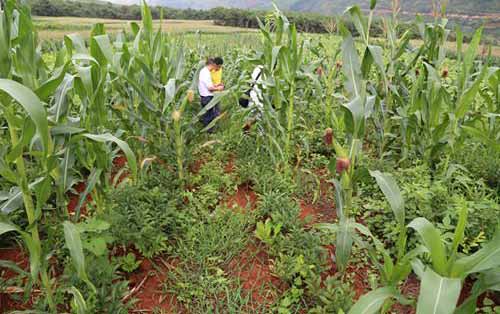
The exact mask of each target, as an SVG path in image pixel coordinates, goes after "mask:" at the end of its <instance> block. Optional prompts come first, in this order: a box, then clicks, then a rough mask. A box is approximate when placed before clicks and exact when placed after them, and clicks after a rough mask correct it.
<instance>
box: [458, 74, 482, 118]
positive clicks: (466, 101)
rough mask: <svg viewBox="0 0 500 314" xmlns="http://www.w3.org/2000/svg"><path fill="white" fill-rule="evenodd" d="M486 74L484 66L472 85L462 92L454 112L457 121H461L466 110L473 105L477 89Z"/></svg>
mask: <svg viewBox="0 0 500 314" xmlns="http://www.w3.org/2000/svg"><path fill="white" fill-rule="evenodd" d="M487 73H488V67H487V66H484V67H483V70H482V71H481V73H480V74H479V76H478V78H477V79H476V80H475V81H474V83H473V84H472V85H471V86H470V87H469V88H468V89H467V90H465V91H464V93H463V94H462V96H461V97H460V100H459V102H458V106H457V109H456V112H455V116H456V117H457V119H462V118H463V117H464V116H465V114H466V113H467V110H468V109H469V108H471V106H472V105H473V104H474V99H475V98H476V97H477V94H478V92H479V89H480V87H481V83H482V81H483V79H484V77H485V76H486V74H487Z"/></svg>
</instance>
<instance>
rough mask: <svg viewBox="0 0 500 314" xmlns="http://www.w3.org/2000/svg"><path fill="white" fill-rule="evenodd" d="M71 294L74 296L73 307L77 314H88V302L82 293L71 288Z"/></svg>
mask: <svg viewBox="0 0 500 314" xmlns="http://www.w3.org/2000/svg"><path fill="white" fill-rule="evenodd" d="M69 293H71V294H72V295H73V299H72V300H71V307H72V309H73V310H75V312H76V314H87V313H88V309H87V302H85V298H84V297H83V295H82V294H81V292H80V291H79V290H78V289H76V288H75V287H71V288H70V289H69Z"/></svg>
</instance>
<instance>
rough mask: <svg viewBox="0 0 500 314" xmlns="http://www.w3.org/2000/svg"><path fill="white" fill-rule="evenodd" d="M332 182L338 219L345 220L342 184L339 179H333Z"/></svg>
mask: <svg viewBox="0 0 500 314" xmlns="http://www.w3.org/2000/svg"><path fill="white" fill-rule="evenodd" d="M334 171H335V169H334V170H333V171H332V173H335V172H334ZM330 182H332V183H333V185H334V187H335V210H336V211H337V217H339V219H341V218H344V197H343V190H342V184H340V182H339V181H338V180H337V179H333V180H331V181H330Z"/></svg>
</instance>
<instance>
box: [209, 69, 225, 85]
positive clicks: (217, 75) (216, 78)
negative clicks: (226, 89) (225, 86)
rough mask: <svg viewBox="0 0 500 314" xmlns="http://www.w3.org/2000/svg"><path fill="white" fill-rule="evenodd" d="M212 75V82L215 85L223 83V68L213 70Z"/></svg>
mask: <svg viewBox="0 0 500 314" xmlns="http://www.w3.org/2000/svg"><path fill="white" fill-rule="evenodd" d="M210 75H211V76H212V83H213V84H214V85H217V84H220V83H222V69H220V70H219V71H212V72H210Z"/></svg>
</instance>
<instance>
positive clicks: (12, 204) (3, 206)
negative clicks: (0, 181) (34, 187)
mask: <svg viewBox="0 0 500 314" xmlns="http://www.w3.org/2000/svg"><path fill="white" fill-rule="evenodd" d="M5 194H6V195H5V197H2V198H0V212H2V213H5V214H8V213H10V212H12V211H14V210H16V209H19V208H20V207H21V206H23V193H22V192H21V189H20V188H19V187H13V188H12V189H11V190H10V191H9V192H8V193H5ZM4 198H5V200H4V201H3V202H2V200H3V199H4Z"/></svg>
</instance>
